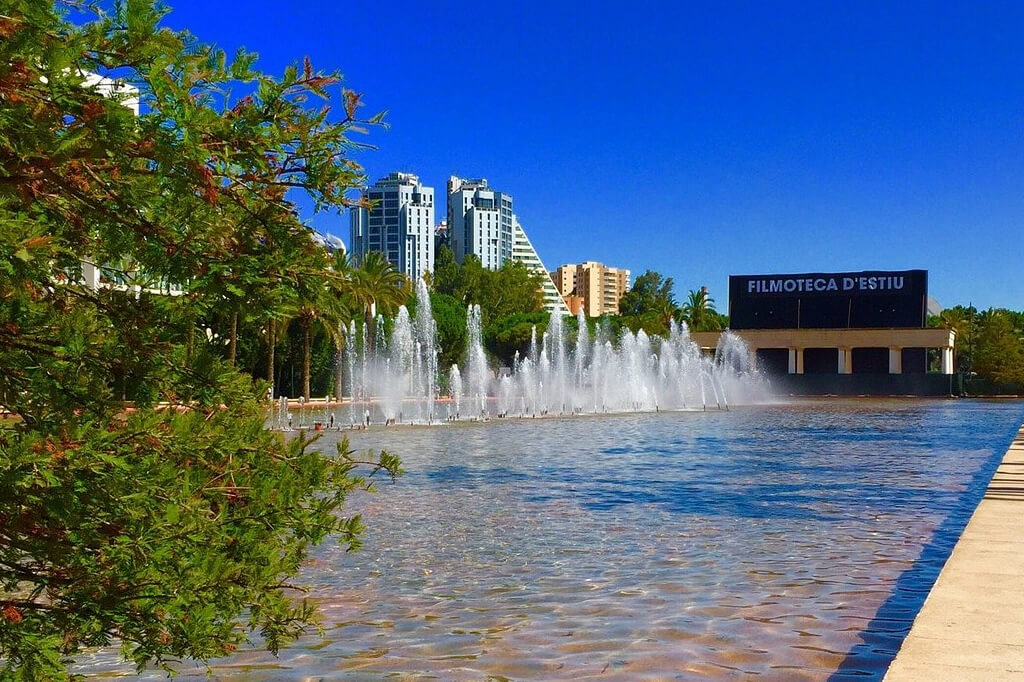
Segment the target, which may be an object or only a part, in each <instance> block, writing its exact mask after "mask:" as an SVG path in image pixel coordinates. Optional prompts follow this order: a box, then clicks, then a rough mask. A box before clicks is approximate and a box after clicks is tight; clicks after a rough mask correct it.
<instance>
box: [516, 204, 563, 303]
mask: <svg viewBox="0 0 1024 682" xmlns="http://www.w3.org/2000/svg"><path fill="white" fill-rule="evenodd" d="M512 223H513V226H514V230H515V238H514V242H513V245H512V259H513V260H517V261H521V262H522V263H523V264H524V265H525V266H526V267H527V269H529V270H530V271H531V272H535V273H537V274H539V275H540V276H541V277H542V278H543V281H542V282H541V293H542V294H543V295H544V310H545V312H549V313H552V312H554V311H556V310H563V311H564V310H565V305H564V303H563V302H562V297H561V296H560V295H559V293H558V289H557V288H556V287H555V283H554V282H553V281H552V280H551V277H550V275H548V271H547V268H545V267H544V263H543V262H542V261H541V259H540V255H539V254H538V253H537V249H535V248H533V244H532V243H531V242H530V238H529V237H527V236H526V230H524V229H523V226H522V225H520V224H519V220H518V219H517V218H516V217H515V216H512Z"/></svg>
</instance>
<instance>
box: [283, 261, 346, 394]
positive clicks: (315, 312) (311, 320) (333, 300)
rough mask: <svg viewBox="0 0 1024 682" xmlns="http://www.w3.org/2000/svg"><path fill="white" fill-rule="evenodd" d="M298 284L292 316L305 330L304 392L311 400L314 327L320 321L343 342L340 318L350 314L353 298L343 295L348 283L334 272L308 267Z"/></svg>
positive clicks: (328, 331) (329, 333)
mask: <svg viewBox="0 0 1024 682" xmlns="http://www.w3.org/2000/svg"><path fill="white" fill-rule="evenodd" d="M295 284H296V286H295V294H296V300H295V305H294V308H293V310H292V319H294V320H295V322H296V323H298V325H299V328H300V329H301V330H302V395H303V396H304V397H305V398H306V400H309V397H310V364H311V354H312V346H313V330H314V328H315V327H316V325H318V324H319V325H320V326H321V327H322V328H323V329H324V331H325V332H327V335H328V336H329V337H330V338H331V340H332V342H333V343H334V344H335V346H336V347H337V346H338V345H340V344H341V343H342V341H341V339H340V322H342V321H343V320H346V319H348V317H349V311H348V303H349V300H348V299H347V298H346V297H344V296H343V295H339V294H340V292H342V291H343V290H344V285H343V283H342V279H341V278H339V277H335V276H334V273H333V272H327V273H325V272H324V271H322V270H312V271H307V272H305V273H303V274H302V275H301V276H299V277H298V278H297V280H296V282H295Z"/></svg>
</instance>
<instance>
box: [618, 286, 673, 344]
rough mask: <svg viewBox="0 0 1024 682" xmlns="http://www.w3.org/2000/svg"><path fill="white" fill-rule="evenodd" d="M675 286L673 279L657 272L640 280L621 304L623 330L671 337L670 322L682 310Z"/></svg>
mask: <svg viewBox="0 0 1024 682" xmlns="http://www.w3.org/2000/svg"><path fill="white" fill-rule="evenodd" d="M673 286H674V282H673V281H672V278H671V277H663V276H662V275H661V274H659V273H657V272H654V271H653V270H647V271H646V272H644V273H643V274H642V275H640V276H639V277H637V278H636V280H635V281H634V282H633V286H632V287H631V288H630V290H629V291H627V292H626V293H625V294H624V295H623V296H622V299H621V300H620V301H619V314H620V315H621V316H622V324H623V326H625V327H628V328H629V329H630V330H632V331H634V332H636V331H638V330H640V329H643V330H644V331H645V332H647V333H648V334H650V335H658V336H665V335H667V334H668V325H669V321H670V320H672V319H673V318H674V317H675V316H676V315H677V314H678V312H677V311H678V309H679V307H678V305H677V304H676V300H675V295H674V294H673V292H672V288H673Z"/></svg>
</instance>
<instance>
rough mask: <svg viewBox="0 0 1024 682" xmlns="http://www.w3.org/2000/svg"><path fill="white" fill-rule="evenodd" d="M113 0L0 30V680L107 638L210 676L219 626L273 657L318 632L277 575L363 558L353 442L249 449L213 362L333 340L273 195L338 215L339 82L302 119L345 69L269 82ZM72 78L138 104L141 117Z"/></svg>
mask: <svg viewBox="0 0 1024 682" xmlns="http://www.w3.org/2000/svg"><path fill="white" fill-rule="evenodd" d="M109 4H110V3H98V4H96V5H94V4H93V3H77V2H70V0H69V1H67V2H62V1H59V2H57V3H55V4H51V3H49V2H37V1H36V0H8V1H7V2H6V3H5V6H4V10H3V12H2V13H0V38H2V39H0V405H2V407H3V408H5V409H6V410H8V411H9V412H11V413H13V415H14V416H13V417H11V418H8V419H6V420H4V421H3V422H2V428H0V677H12V676H13V677H19V676H20V677H22V678H24V679H59V678H61V677H64V676H65V674H66V673H65V670H64V659H65V657H66V656H69V655H71V654H73V653H74V652H76V651H77V650H78V649H79V648H80V647H82V646H91V645H99V644H106V643H108V642H112V641H115V640H116V641H119V642H120V644H121V646H122V648H123V651H124V653H125V654H126V655H127V656H128V657H130V658H131V659H132V660H134V661H136V662H137V663H138V664H139V665H142V664H144V663H146V662H147V661H157V662H161V661H166V660H168V659H169V658H179V657H183V656H191V657H196V658H199V659H205V658H209V657H211V656H217V655H221V654H224V653H227V652H228V651H230V650H231V649H232V648H233V647H234V646H236V645H237V644H238V643H239V641H241V640H242V639H243V638H244V637H245V636H246V630H245V629H239V627H238V625H239V624H243V625H245V626H246V627H247V628H248V631H256V632H259V633H260V635H261V636H262V637H263V638H264V641H265V642H266V643H267V644H268V646H270V647H271V648H272V649H274V648H276V647H277V646H279V645H280V644H281V643H282V642H283V641H285V640H287V639H288V638H289V637H292V636H294V635H296V634H297V633H298V632H299V631H301V630H302V629H303V628H304V627H306V626H307V625H308V624H310V623H311V622H313V612H312V608H311V607H310V605H309V604H307V603H303V602H301V601H296V600H295V599H294V597H295V596H296V594H297V593H296V591H295V590H294V589H292V587H291V586H290V584H289V582H288V581H289V579H290V578H291V577H292V576H294V575H295V573H296V572H297V570H298V568H299V565H300V564H301V562H302V560H303V558H304V557H305V555H306V551H307V549H308V547H309V546H310V545H311V544H312V543H316V542H320V541H322V540H323V539H325V538H327V537H329V536H337V537H338V538H340V540H341V541H342V542H345V543H348V544H349V546H355V545H356V544H357V533H358V530H359V522H358V519H346V518H345V517H344V516H342V515H340V514H339V510H340V506H341V504H342V503H343V501H344V499H345V497H346V495H348V494H349V493H350V492H351V491H352V490H354V489H356V488H361V487H364V486H365V484H366V482H365V481H364V480H362V479H360V478H359V477H358V476H357V475H356V472H355V470H354V468H353V467H354V466H356V462H355V461H354V460H353V459H352V456H351V453H350V452H349V451H348V450H347V447H346V446H342V447H341V448H340V449H339V452H338V453H336V454H335V455H332V456H326V455H322V454H320V453H318V452H316V451H315V450H314V449H312V448H310V443H309V442H306V441H303V440H302V439H297V440H294V441H292V442H288V443H286V442H285V441H284V440H282V439H281V438H280V437H279V436H277V435H275V434H271V433H269V432H266V431H265V430H264V429H263V422H264V411H263V406H262V405H261V402H260V401H261V400H262V399H263V398H264V397H265V395H266V393H265V392H266V386H265V385H263V384H261V383H254V382H253V381H252V379H251V377H250V376H248V375H245V374H241V373H240V372H239V371H238V370H237V369H236V367H234V366H233V361H235V360H236V352H237V351H240V350H245V349H249V350H248V351H246V352H249V353H251V352H252V350H251V349H253V348H256V347H259V346H260V345H263V346H264V347H265V349H266V350H267V351H268V356H269V357H268V363H267V364H268V365H269V366H270V367H273V366H274V364H275V362H274V360H273V357H272V355H271V354H270V351H272V350H273V349H275V348H276V347H277V346H278V345H279V344H280V345H282V346H283V347H289V346H294V345H296V343H295V342H289V341H288V334H287V325H286V324H285V323H286V322H288V321H289V320H294V321H295V325H297V326H298V328H299V329H306V328H308V329H310V330H311V332H312V333H311V334H310V335H308V336H306V337H305V338H315V337H316V335H317V333H319V334H320V335H322V336H324V337H327V336H329V335H330V333H331V331H332V330H333V329H336V325H335V320H336V318H337V317H338V316H344V315H345V314H352V313H351V310H352V309H353V308H354V309H355V310H357V311H361V310H362V308H361V307H360V306H356V305H354V304H353V303H354V302H362V301H364V300H366V298H367V294H366V293H365V292H361V293H360V294H359V295H358V296H357V295H356V294H355V293H354V292H350V291H349V289H347V288H346V287H347V286H348V283H349V282H350V281H352V280H354V279H355V277H354V276H353V275H352V274H351V273H349V272H347V271H344V268H343V265H342V264H338V263H331V262H329V260H328V257H327V255H326V254H325V252H324V251H323V250H322V249H321V248H320V247H319V246H318V245H317V244H316V243H315V242H314V241H313V240H312V239H311V237H310V233H309V230H308V229H307V228H306V227H305V226H303V225H302V224H301V223H300V222H299V221H298V219H297V217H296V211H295V206H294V205H293V203H292V202H291V201H290V200H289V197H292V196H293V193H295V192H300V193H305V194H306V195H307V196H308V197H310V198H311V200H312V202H313V203H315V205H316V206H317V207H318V208H323V209H337V208H339V207H344V206H346V205H348V204H349V203H350V202H349V200H348V199H347V198H346V193H347V192H348V191H349V189H350V188H352V187H353V186H356V185H359V184H362V182H363V181H364V178H363V176H362V173H361V170H360V169H359V167H358V166H357V165H355V164H354V163H352V162H351V161H349V160H347V158H346V156H347V154H348V153H349V152H350V151H351V150H352V148H353V147H357V146H359V145H357V144H355V143H353V142H352V141H351V140H350V139H349V137H348V135H349V134H350V133H352V132H353V131H357V130H359V129H360V127H361V126H364V125H367V124H373V123H375V122H377V121H379V119H378V118H376V117H374V118H372V119H370V120H369V121H360V120H359V119H358V118H357V117H356V110H357V107H358V105H359V96H358V95H357V94H356V93H353V92H351V91H347V90H343V91H341V92H340V103H341V107H340V109H339V108H333V109H332V108H331V107H330V106H325V107H320V108H312V107H310V106H309V100H310V98H316V99H325V100H328V103H329V100H331V99H332V97H333V96H332V95H331V94H330V91H331V90H333V89H335V86H336V84H337V83H338V81H339V78H340V77H339V76H338V75H337V74H323V73H320V72H317V71H315V70H314V69H313V67H312V65H310V64H309V62H308V61H306V62H304V63H303V64H302V65H301V66H298V65H296V66H293V67H290V68H289V69H287V70H286V72H285V74H284V75H283V76H282V77H281V78H272V77H270V76H268V75H265V74H261V73H258V72H257V71H255V70H254V69H253V65H254V61H255V60H254V57H253V56H252V55H248V54H245V53H239V54H238V55H236V57H235V58H234V59H233V60H228V59H227V58H226V56H225V55H224V54H223V53H222V52H220V51H218V50H216V49H215V48H212V47H210V46H207V45H203V44H201V43H198V42H197V41H196V40H195V39H194V38H192V37H191V36H189V35H187V34H182V33H175V32H173V31H170V30H167V29H165V28H162V27H161V26H160V25H159V21H160V18H161V17H162V15H163V13H164V11H165V10H164V9H162V8H161V6H160V5H159V4H156V3H154V2H152V1H150V0H132V1H129V2H123V3H113V7H112V8H110V11H109V12H104V11H102V8H104V7H107V6H108V5H109ZM83 8H84V11H95V12H96V15H95V17H94V20H93V21H90V22H88V23H80V24H77V25H76V24H71V23H69V22H67V21H65V20H64V18H63V17H62V15H61V14H60V12H61V11H64V10H70V9H75V10H76V11H82V10H83ZM97 8H99V9H97ZM84 74H101V75H104V76H113V77H116V78H118V79H121V80H123V81H124V82H127V83H129V84H130V85H132V86H134V87H136V88H138V95H139V98H140V99H141V102H142V114H141V115H140V116H138V117H136V116H134V115H133V113H132V111H130V110H129V109H128V108H127V107H125V106H124V103H125V102H124V100H125V99H126V96H125V95H124V94H123V93H122V94H118V93H117V92H116V91H115V92H113V93H108V94H109V96H104V93H103V92H101V90H100V89H98V88H97V87H95V86H93V85H90V84H89V83H88V82H86V77H85V75H84ZM232 93H240V94H238V95H235V94H232ZM82 260H85V261H87V262H89V263H94V264H98V265H100V266H102V267H103V271H104V277H103V278H104V280H105V281H106V282H107V283H108V284H109V285H110V286H106V287H101V288H100V289H98V290H97V289H93V288H91V287H89V286H86V283H85V282H84V281H83V276H82V263H81V261H82ZM368 279H369V278H368ZM376 281H378V282H380V281H381V280H376ZM389 281H390V280H389ZM168 286H173V287H175V288H176V289H178V290H180V292H181V294H180V295H175V296H166V295H157V294H154V293H150V291H149V290H150V289H158V288H159V289H164V288H166V287H168ZM381 286H384V285H381ZM352 289H353V291H354V289H355V287H352ZM388 291H390V289H389V290H388ZM324 292H329V293H333V294H334V296H335V299H337V300H336V301H335V302H336V303H338V305H337V306H336V309H335V302H332V301H331V300H330V296H328V297H327V298H324V295H325V294H324ZM389 295H390V294H389V293H388V292H385V293H384V294H381V292H380V291H378V292H377V293H376V294H375V297H376V300H377V301H378V302H379V303H381V301H382V298H387V296H389ZM388 300H390V299H388ZM381 304H382V305H383V303H381ZM328 313H329V314H330V316H331V318H330V320H329V321H328V319H327V317H328ZM312 330H317V331H316V332H313V331H312ZM240 333H241V334H251V335H252V336H254V337H256V336H258V337H259V338H260V339H261V341H258V342H257V341H253V340H252V339H251V338H250V339H247V341H246V342H245V343H241V344H240V343H238V338H239V334H240ZM293 333H294V332H293ZM307 348H308V346H307ZM304 357H306V358H309V357H310V354H309V353H308V352H307V353H305V354H304ZM239 364H240V365H245V366H256V364H257V363H256V362H253V361H252V358H245V362H243V363H239ZM125 401H129V402H130V403H131V405H130V406H129V405H127V404H126V403H125ZM370 466H371V472H373V471H376V470H378V469H379V468H381V467H383V468H384V469H387V470H388V471H390V472H392V473H394V472H395V471H397V462H396V461H395V460H394V458H392V457H390V456H388V455H386V454H384V455H381V457H380V458H379V459H378V460H377V461H376V462H375V463H373V464H371V465H370Z"/></svg>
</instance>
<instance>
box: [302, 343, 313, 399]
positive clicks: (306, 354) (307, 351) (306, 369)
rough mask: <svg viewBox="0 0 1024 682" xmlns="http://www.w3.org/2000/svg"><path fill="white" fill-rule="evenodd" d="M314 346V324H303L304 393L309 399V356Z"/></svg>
mask: <svg viewBox="0 0 1024 682" xmlns="http://www.w3.org/2000/svg"><path fill="white" fill-rule="evenodd" d="M312 346H313V325H311V324H305V325H303V326H302V395H303V396H304V397H305V398H306V400H309V356H310V352H311V350H312Z"/></svg>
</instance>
